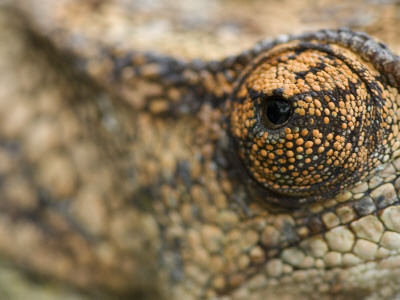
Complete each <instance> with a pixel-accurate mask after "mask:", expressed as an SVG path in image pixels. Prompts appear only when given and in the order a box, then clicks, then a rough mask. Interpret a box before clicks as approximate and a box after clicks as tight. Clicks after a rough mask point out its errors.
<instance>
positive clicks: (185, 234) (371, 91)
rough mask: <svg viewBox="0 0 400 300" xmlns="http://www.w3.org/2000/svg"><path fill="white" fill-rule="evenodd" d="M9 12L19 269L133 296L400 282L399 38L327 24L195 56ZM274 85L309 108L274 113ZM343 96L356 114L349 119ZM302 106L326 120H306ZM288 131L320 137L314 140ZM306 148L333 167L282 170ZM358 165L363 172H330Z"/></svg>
mask: <svg viewBox="0 0 400 300" xmlns="http://www.w3.org/2000/svg"><path fill="white" fill-rule="evenodd" d="M6 12H7V13H8V14H9V13H10V11H6ZM14 13H15V12H14ZM3 19H5V20H7V18H6V17H5V16H3ZM16 19H18V18H16ZM19 19H22V18H19ZM13 22H14V23H13ZM3 23H4V22H3ZM4 24H6V25H8V27H7V28H8V29H5V28H4V27H5V26H3V30H2V40H5V41H9V43H7V44H8V46H7V47H4V48H2V53H3V54H2V55H1V57H7V58H8V60H4V59H3V60H2V61H1V63H2V69H3V70H6V72H4V74H7V75H9V76H2V78H1V80H2V84H1V85H2V87H3V89H2V95H1V97H0V120H1V121H0V122H1V126H0V128H1V129H0V140H1V143H0V146H1V148H0V166H1V168H0V176H1V179H2V180H1V181H0V194H1V195H2V201H1V208H2V209H1V215H0V223H1V226H0V251H1V254H2V256H3V258H4V259H5V260H7V261H10V262H12V263H11V265H12V267H15V268H16V269H17V270H22V271H26V272H30V273H33V274H35V275H36V276H40V277H41V278H43V279H44V280H49V279H52V280H55V281H56V282H59V284H60V285H61V286H62V285H63V284H65V285H66V286H69V288H64V287H63V288H61V290H60V291H59V294H60V295H61V296H57V298H60V297H65V298H66V299H67V297H69V294H68V293H73V292H71V291H70V289H72V290H75V289H76V291H74V293H80V292H78V291H83V292H82V295H81V297H85V295H84V294H86V293H88V294H89V296H88V297H91V298H99V297H103V298H107V297H110V298H116V297H119V298H123V299H125V298H126V299H131V298H139V299H142V298H145V297H147V298H149V299H156V298H160V299H169V298H170V299H221V300H222V299H355V298H357V299H359V298H366V299H383V298H387V299H390V298H395V297H396V295H398V294H399V291H400V288H399V287H398V284H397V282H398V277H399V275H400V274H399V273H400V267H399V264H400V256H399V251H400V218H399V214H400V209H399V206H398V203H399V198H398V191H399V190H400V181H399V170H400V159H399V158H398V156H399V154H400V150H399V146H400V137H399V130H398V125H399V124H398V123H399V113H400V112H399V109H398V106H399V105H400V96H399V94H398V87H399V78H400V67H399V66H400V62H399V58H398V57H397V56H395V55H393V54H392V53H391V52H390V51H389V50H388V49H387V48H386V47H385V46H383V45H381V44H378V43H375V42H374V41H373V40H372V39H371V38H370V37H369V36H367V35H365V34H362V33H353V32H351V31H348V30H338V31H329V30H328V31H319V32H315V33H309V34H304V35H297V36H281V37H279V38H277V39H275V40H271V41H264V42H261V43H260V44H258V45H256V46H255V47H254V48H252V49H250V50H248V51H246V52H243V53H242V54H240V55H238V56H233V57H229V58H227V59H223V60H220V61H212V62H204V61H200V60H195V61H189V62H186V61H181V60H178V59H175V58H171V57H167V56H160V55H155V54H149V53H140V52H128V53H126V52H125V51H122V50H121V49H110V48H109V47H105V46H104V47H103V46H102V45H101V44H100V45H98V44H96V47H93V42H92V41H83V43H81V44H79V47H75V46H74V47H72V46H71V45H72V43H71V37H70V36H69V31H68V28H63V30H64V31H62V32H61V33H60V32H59V31H52V30H47V31H46V28H43V27H40V26H39V25H32V24H29V23H24V22H23V21H22V22H18V21H17V20H13V21H10V20H8V21H7V22H5V23H4ZM10 24H12V25H13V26H9V25H10ZM35 26H37V27H35ZM27 28H34V30H28V29H27ZM35 30H36V31H39V33H38V32H36V31H35ZM15 36H17V37H19V38H17V39H15V38H14V37H15ZM26 49H29V51H27V50H26ZM64 51H68V54H69V55H66V54H65V53H63V52H64ZM16 61H18V62H19V64H18V67H15V64H13V63H12V62H16ZM321 61H323V65H322V62H321ZM329 65H332V66H333V67H334V68H333V69H332V68H331V69H329ZM274 67H276V69H274ZM322 71H326V73H327V76H326V77H324V74H322V75H321V72H322ZM300 72H301V76H300ZM260 74H264V75H260ZM268 74H270V75H268ZM293 74H295V75H296V76H297V77H296V76H295V77H293V76H292V75H293ZM335 76H337V77H335ZM10 78H19V80H18V82H12V81H10ZM293 78H294V79H296V80H297V81H295V82H292V81H291V80H294V79H293ZM307 78H310V80H309V81H307V80H306V79H307ZM321 78H325V80H322V79H321ZM299 79H302V80H303V83H301V81H299ZM330 80H331V81H330ZM304 81H306V82H305V83H304ZM325 82H327V83H330V82H333V84H331V85H329V84H328V85H325ZM349 82H352V84H350V83H349ZM250 90H254V91H255V94H256V96H254V95H253V94H252V92H250ZM311 90H312V91H311ZM321 90H322V91H324V92H323V94H322V93H318V92H319V91H321ZM351 95H353V96H354V99H353V98H352V97H351ZM271 96H273V97H278V99H281V100H282V99H284V100H285V101H287V102H289V103H291V106H292V110H293V111H292V112H291V116H290V118H289V119H288V120H287V123H284V124H282V127H279V126H278V127H279V128H277V127H273V128H272V129H271V128H269V126H272V125H271V124H269V123H268V122H267V123H265V122H264V120H265V117H263V115H262V114H263V113H264V112H262V109H261V107H263V106H262V103H263V101H264V102H266V103H268V101H270V100H269V99H270V98H268V97H271ZM293 96H296V97H298V98H294V97H293ZM323 96H332V97H333V96H335V97H333V98H330V101H331V102H333V103H334V104H335V105H333V107H332V106H330V105H329V101H328V100H327V99H326V98H325V97H323ZM307 97H310V98H311V101H310V102H307V99H308V98H307ZM346 97H347V98H346ZM260 99H261V100H260ZM274 99H275V98H274ZM299 99H300V100H304V101H303V102H302V103H300V100H299ZM316 100H318V101H316ZM257 101H258V102H257ZM341 101H342V102H343V103H340V102H341ZM246 103H247V105H246ZM294 103H296V105H295V104H294ZM306 103H309V105H308V106H306ZM310 103H312V104H313V105H314V106H312V105H311V104H310ZM320 107H322V109H320ZM360 107H361V108H362V109H358V108H360ZM311 108H312V110H311ZM336 108H338V109H337V110H335V109H336ZM339 108H340V109H344V110H343V111H342V110H340V109H339ZM296 109H297V110H296ZM302 109H303V110H304V111H302ZM319 109H320V115H319V114H318V113H316V111H318V110H319ZM326 109H328V111H329V113H328V112H326ZM335 111H336V116H337V115H339V117H340V116H342V117H346V116H347V115H349V116H350V117H354V118H355V119H354V120H353V119H348V120H347V119H346V120H345V121H343V120H342V119H340V120H341V122H336V121H335V120H337V119H335V118H336V116H335V115H334V113H333V112H335ZM371 111H372V112H373V113H370V112H371ZM357 113H360V115H357ZM369 113H370V114H369ZM255 116H256V118H255ZM310 116H312V117H310ZM325 117H328V121H329V122H331V123H333V124H336V125H335V126H339V128H338V127H334V128H333V129H331V127H326V128H325V127H324V126H323V124H326V123H325V122H328V121H326V119H325ZM339 117H338V118H339ZM296 118H301V119H302V120H305V119H306V120H308V119H307V118H311V119H313V120H314V121H315V122H316V123H317V125H318V126H314V124H311V123H306V122H303V123H302V125H303V126H304V127H303V128H300V129H299V130H295V129H294V128H295V127H300V126H299V125H296V124H298V123H295V121H293V120H296ZM346 121H347V122H346ZM350 122H353V123H354V124H353V125H354V127H355V128H354V129H351V127H352V125H351V124H350ZM342 123H346V127H345V128H343V125H342ZM254 124H259V125H260V126H258V127H255V126H253V125H254ZM293 124H295V125H296V126H292V125H293ZM338 124H339V125H338ZM313 126H314V127H313ZM257 128H258V129H257ZM260 128H261V129H260ZM288 128H289V129H290V130H288ZM348 128H349V129H348ZM285 129H286V130H285ZM304 129H306V130H308V132H305V133H304V134H303V132H304V131H303V130H304ZM260 130H262V132H261V133H260ZM314 130H318V132H316V133H314ZM329 130H333V132H334V134H333V133H332V132H330V131H329ZM347 130H353V131H354V130H355V131H357V130H359V132H361V133H360V135H356V137H357V138H356V139H352V137H353V136H354V135H355V134H354V132H353V131H351V132H350V133H348V131H347ZM265 132H267V133H268V134H267V135H265ZM362 133H366V134H367V138H364V139H362V138H360V136H362ZM275 134H278V135H279V136H278V137H276V138H275V141H274V142H272V141H270V140H268V136H270V135H275ZM296 134H297V135H296ZM329 134H332V135H333V140H334V141H337V142H338V144H334V143H333V142H332V143H330V142H329V141H331V138H329V137H328V135H329ZM261 136H262V137H263V139H257V138H259V137H261ZM336 136H338V137H337V138H336ZM369 137H371V139H369ZM300 139H302V140H300ZM317 139H320V140H321V143H319V142H316V140H317ZM243 140H245V142H243ZM308 141H312V142H313V144H312V145H310V144H306V143H307V142H308ZM359 141H361V143H360V144H356V143H358V142H359ZM288 143H294V144H296V145H297V146H299V147H303V144H304V147H303V149H299V150H297V148H296V151H297V152H298V153H302V154H303V156H302V158H299V157H297V156H294V155H292V154H291V152H289V151H293V150H291V149H294V148H293V146H289V145H288ZM349 143H350V144H351V146H348V148H346V146H347V144H349ZM254 145H255V146H254ZM307 145H309V146H307ZM321 145H324V147H325V148H324V149H323V150H321V151H320V150H319V148H320V147H321ZM357 147H359V148H357ZM307 149H310V150H311V153H315V152H317V153H319V155H318V157H317V159H316V162H315V166H314V165H311V166H314V169H317V170H320V169H318V166H321V165H322V167H323V168H324V169H323V170H321V171H318V172H315V173H312V171H313V170H314V169H307V171H309V172H310V173H311V175H313V176H312V177H310V180H309V181H308V182H307V183H306V184H305V185H306V188H305V191H303V189H300V191H299V188H298V184H299V182H300V183H301V181H295V179H296V178H297V177H298V175H296V174H293V173H290V176H291V177H290V178H289V180H287V182H289V183H286V181H283V182H284V183H282V181H281V180H280V178H281V177H276V176H272V177H268V176H269V172H270V171H268V170H269V169H271V170H273V167H274V166H275V167H276V166H278V169H277V170H273V171H274V172H275V174H277V173H278V172H277V171H279V173H280V174H281V175H282V176H285V175H287V174H289V173H287V172H286V170H288V169H289V170H290V168H291V167H290V166H291V165H292V166H293V169H294V170H293V172H298V173H299V172H303V171H305V170H304V169H302V168H303V166H302V165H301V163H302V161H303V159H304V161H305V159H307V155H310V153H307ZM331 149H332V153H331V154H328V153H330V152H329V150H331ZM342 149H343V151H340V150H342ZM350 149H351V151H350ZM263 150H264V151H263ZM280 150H282V153H280ZM345 150H346V151H347V152H346V151H345ZM303 151H304V153H303ZM319 151H320V152H319ZM335 151H336V152H335ZM341 153H343V154H341ZM353 153H356V154H358V155H359V156H358V157H360V158H361V159H360V160H357V157H355V156H354V155H353ZM271 154H273V156H271ZM361 154H363V155H361ZM342 155H343V156H344V157H345V159H344V161H343V160H341V158H343V156H342ZM275 156H276V157H275ZM325 156H326V158H325ZM285 157H286V158H287V159H286V158H285ZM310 157H311V156H310ZM284 158H285V159H284ZM290 158H293V160H290ZM264 159H265V161H264ZM268 159H270V160H271V162H269V161H268ZM275 159H276V160H277V161H278V164H277V163H276V161H274V160H275ZM279 159H284V161H279ZM329 159H331V160H332V161H331V163H329V162H328V160H329ZM336 160H337V161H338V163H337V164H338V165H337V166H338V167H337V168H334V167H329V168H328V169H327V170H326V169H325V167H327V166H331V165H333V166H336V164H335V161H336ZM263 163H267V164H268V165H269V166H267V168H266V169H267V171H266V170H265V168H263V169H260V168H259V165H262V164H263ZM305 163H306V164H308V162H305ZM352 163H353V165H351V164H352ZM346 164H347V165H346ZM354 165H355V168H352V167H353V166H354ZM264 167H265V166H264ZM282 168H285V170H283V169H282ZM260 170H262V172H264V173H265V174H263V173H262V172H260ZM319 172H320V173H319ZM342 173H343V174H346V175H345V176H346V177H345V179H346V178H351V180H350V179H348V180H347V181H346V180H345V181H340V180H339V183H338V182H336V181H335V179H336V178H335V177H332V176H331V175H332V174H334V175H335V176H337V177H340V174H342ZM302 174H303V175H304V176H306V175H307V174H305V173H302ZM318 174H319V175H320V176H315V175H318ZM323 175H327V177H326V178H324V177H323ZM321 177H322V179H323V180H326V182H327V183H328V184H327V185H324V187H323V188H322V187H321V186H320V185H319V184H320V183H321V182H320V181H318V180H319V179H320V178H321ZM263 178H265V179H266V180H263ZM292 179H293V181H292ZM339 179H341V178H339ZM275 180H276V181H275ZM360 180H361V181H360ZM266 182H267V183H266ZM290 182H291V183H290ZM323 182H324V181H323ZM332 182H334V184H331V183H332ZM275 183H276V184H277V186H274V184H275ZM294 183H295V184H294ZM315 185H316V186H317V189H316V191H315V190H313V189H308V187H309V186H311V187H314V186H315ZM293 186H295V187H294V188H293ZM27 282H29V281H27ZM23 286H24V288H25V289H27V290H29V289H30V286H29V285H27V284H26V283H23ZM39 286H40V285H39ZM64 289H67V290H64ZM6 292H7V293H10V295H11V293H12V291H8V290H6ZM43 293H46V291H44V292H43Z"/></svg>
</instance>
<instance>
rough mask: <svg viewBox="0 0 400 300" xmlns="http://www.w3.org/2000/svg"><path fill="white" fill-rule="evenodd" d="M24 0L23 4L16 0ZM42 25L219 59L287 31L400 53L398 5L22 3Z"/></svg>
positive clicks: (386, 0) (282, 0)
mask: <svg viewBox="0 0 400 300" xmlns="http://www.w3.org/2000/svg"><path fill="white" fill-rule="evenodd" d="M17 2H18V0H17ZM19 2H20V4H21V6H22V7H24V8H25V9H26V10H27V12H28V14H30V15H32V16H34V19H35V20H36V21H37V22H38V23H40V24H41V26H43V28H47V29H51V28H53V29H54V28H55V27H62V28H64V29H65V30H66V31H68V33H69V34H73V35H74V38H75V40H74V41H75V42H76V43H79V39H82V37H84V38H90V39H93V40H96V41H97V42H99V41H101V43H106V44H115V43H117V44H119V45H121V46H122V47H126V48H134V49H145V50H154V51H162V52H168V53H171V54H174V55H183V56H186V57H193V56H196V57H205V58H218V57H221V56H225V55H228V54H234V53H237V52H239V51H241V50H243V49H245V48H247V47H250V46H251V45H253V44H254V43H255V42H256V41H258V40H260V39H263V38H266V37H275V36H277V35H278V34H282V33H299V32H304V31H307V30H315V29H320V28H338V27H350V28H352V29H355V30H362V31H366V32H368V33H370V34H371V35H373V36H374V37H377V38H379V39H381V40H382V41H384V42H386V43H388V44H389V45H391V47H392V48H393V49H394V50H400V34H399V33H400V26H399V21H400V1H399V0H354V1H345V0H317V1H314V0H302V1H298V0H268V1H263V0H250V1H247V0H202V1H197V0H168V1H165V0H146V1H142V0H88V1H79V0H58V1H52V0H42V1H35V0H22V1H19Z"/></svg>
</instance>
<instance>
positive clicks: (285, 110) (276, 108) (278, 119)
mask: <svg viewBox="0 0 400 300" xmlns="http://www.w3.org/2000/svg"><path fill="white" fill-rule="evenodd" d="M291 112H292V108H291V106H290V104H289V103H288V102H287V101H286V100H285V99H283V98H272V99H267V100H266V101H263V102H262V107H261V109H260V118H261V123H262V124H263V125H264V126H265V127H266V128H268V129H278V128H280V127H282V126H284V125H285V124H286V123H287V122H288V120H289V117H290V114H291Z"/></svg>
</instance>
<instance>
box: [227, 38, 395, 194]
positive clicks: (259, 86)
mask: <svg viewBox="0 0 400 300" xmlns="http://www.w3.org/2000/svg"><path fill="white" fill-rule="evenodd" d="M377 76H379V72H378V71H376V70H375V69H374V67H373V66H372V65H371V64H370V63H368V62H366V61H364V60H363V59H362V58H360V57H359V56H357V55H356V54H354V53H353V52H352V51H351V50H349V49H346V48H344V47H341V46H338V45H335V44H333V45H329V44H324V45H322V46H321V45H318V44H317V43H313V42H309V43H308V45H307V46H304V45H302V43H301V42H299V41H294V42H290V43H287V44H283V45H279V46H277V47H275V48H272V49H271V50H270V51H267V52H266V53H264V54H261V55H260V57H259V58H258V59H257V60H256V61H255V62H254V64H252V65H251V67H248V68H247V69H246V70H245V71H244V73H243V74H242V77H241V80H240V82H239V83H238V85H237V86H236V89H235V91H234V93H233V96H232V100H233V106H232V107H233V110H232V112H231V118H230V123H231V124H230V126H231V132H232V135H233V137H234V139H235V141H236V144H237V146H238V150H239V153H240V156H241V158H242V159H243V161H244V163H245V165H246V167H247V169H248V171H249V173H250V175H251V176H252V177H253V178H254V179H255V180H256V181H257V182H258V183H260V184H261V185H263V186H265V187H267V188H268V189H269V190H272V191H274V192H278V193H281V194H287V195H291V196H309V195H313V194H315V193H319V192H323V191H338V190H341V189H343V188H344V187H346V186H349V185H351V184H354V183H355V182H356V181H358V180H360V179H362V178H365V177H366V176H368V175H369V174H370V173H371V172H372V170H373V169H374V168H376V166H377V165H378V164H381V163H383V162H385V161H387V160H388V159H389V154H390V153H391V151H393V148H392V147H391V146H393V144H394V143H395V138H396V137H397V134H398V129H397V130H396V132H397V133H396V134H394V133H393V129H394V128H392V127H393V126H397V125H395V124H397V118H398V116H397V114H398V113H397V106H398V104H397V103H396V101H395V98H396V97H395V95H393V94H392V93H391V88H390V86H388V87H386V86H383V84H381V83H380V82H379V81H378V80H377ZM272 102H275V103H274V106H275V107H278V108H271V107H272V106H271V105H270V103H272ZM279 107H285V109H286V111H287V110H288V109H290V113H286V114H284V113H282V112H280V111H279V109H280V108H279ZM274 122H275V123H274Z"/></svg>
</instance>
